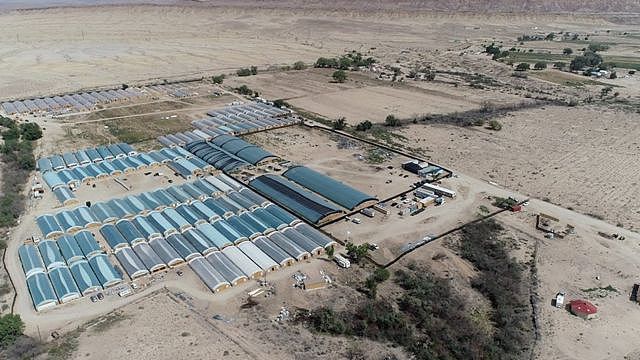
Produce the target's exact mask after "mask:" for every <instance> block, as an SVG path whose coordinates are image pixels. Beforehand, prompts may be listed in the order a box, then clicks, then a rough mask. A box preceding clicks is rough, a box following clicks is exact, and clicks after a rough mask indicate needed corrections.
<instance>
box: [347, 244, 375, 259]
mask: <svg viewBox="0 0 640 360" xmlns="http://www.w3.org/2000/svg"><path fill="white" fill-rule="evenodd" d="M346 249H347V256H348V257H349V259H351V261H352V262H354V263H356V264H357V263H359V262H360V260H362V259H364V258H365V257H366V256H367V255H369V249H370V245H369V244H368V243H364V244H361V245H355V244H354V243H351V242H349V243H347V245H346Z"/></svg>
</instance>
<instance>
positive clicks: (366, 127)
mask: <svg viewBox="0 0 640 360" xmlns="http://www.w3.org/2000/svg"><path fill="white" fill-rule="evenodd" d="M372 127H373V124H372V123H371V121H369V120H365V121H363V122H361V123H359V124H358V125H356V130H357V131H367V130H369V129H371V128H372Z"/></svg>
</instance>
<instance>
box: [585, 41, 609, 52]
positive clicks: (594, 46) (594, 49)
mask: <svg viewBox="0 0 640 360" xmlns="http://www.w3.org/2000/svg"><path fill="white" fill-rule="evenodd" d="M587 49H588V50H589V51H592V52H594V53H595V52H598V51H607V50H609V46H607V45H604V44H599V43H592V44H589V47H588V48H587Z"/></svg>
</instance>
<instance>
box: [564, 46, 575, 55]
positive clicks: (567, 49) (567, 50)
mask: <svg viewBox="0 0 640 360" xmlns="http://www.w3.org/2000/svg"><path fill="white" fill-rule="evenodd" d="M562 53H563V54H564V55H571V54H573V49H571V48H568V47H567V48H564V49H562Z"/></svg>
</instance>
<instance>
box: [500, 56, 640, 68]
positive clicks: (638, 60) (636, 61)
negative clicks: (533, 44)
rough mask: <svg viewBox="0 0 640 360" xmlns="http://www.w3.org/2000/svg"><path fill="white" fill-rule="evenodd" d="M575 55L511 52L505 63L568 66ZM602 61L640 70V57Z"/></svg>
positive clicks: (609, 58)
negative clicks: (562, 64)
mask: <svg viewBox="0 0 640 360" xmlns="http://www.w3.org/2000/svg"><path fill="white" fill-rule="evenodd" d="M574 57H575V55H564V54H549V53H537V52H509V56H507V57H505V58H504V59H505V61H511V62H513V63H521V62H528V63H536V62H545V63H554V62H557V61H562V62H565V63H567V64H569V63H570V62H571V60H573V58H574ZM602 60H603V61H604V62H605V63H610V64H613V65H614V67H617V68H623V69H635V70H640V57H635V56H608V55H602Z"/></svg>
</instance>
